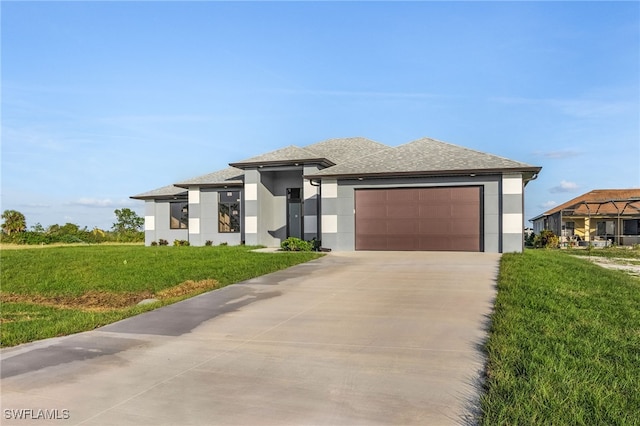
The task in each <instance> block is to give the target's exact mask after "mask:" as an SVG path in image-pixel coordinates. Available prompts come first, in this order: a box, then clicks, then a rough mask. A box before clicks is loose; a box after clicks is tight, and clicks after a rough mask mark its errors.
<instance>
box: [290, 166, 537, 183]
mask: <svg viewBox="0 0 640 426" xmlns="http://www.w3.org/2000/svg"><path fill="white" fill-rule="evenodd" d="M540 170H542V167H531V168H516V169H503V168H501V169H478V170H474V169H468V170H426V171H410V172H381V173H371V172H369V173H336V174H331V173H322V174H309V175H305V176H303V177H304V178H305V179H316V180H317V179H364V178H380V179H389V178H416V177H436V176H437V177H453V176H456V177H459V176H468V177H475V176H490V175H493V176H495V175H501V174H509V173H522V175H523V181H524V182H525V184H526V183H527V182H529V181H531V180H534V179H536V178H537V177H538V173H540Z"/></svg>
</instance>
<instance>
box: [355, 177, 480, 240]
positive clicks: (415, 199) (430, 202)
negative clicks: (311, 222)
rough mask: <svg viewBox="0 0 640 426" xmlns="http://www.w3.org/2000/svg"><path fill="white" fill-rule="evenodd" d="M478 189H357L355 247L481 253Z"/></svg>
mask: <svg viewBox="0 0 640 426" xmlns="http://www.w3.org/2000/svg"><path fill="white" fill-rule="evenodd" d="M481 193H482V188H481V187H478V186H470V187H446V188H389V189H359V190H356V191H355V207H356V212H355V225H356V229H355V237H356V238H355V239H356V242H355V247H356V250H426V251H440V250H442V251H483V246H482V237H481V235H482V229H481V226H482V225H481V224H482V221H481V217H482V214H481V205H482V204H481V200H482V196H481Z"/></svg>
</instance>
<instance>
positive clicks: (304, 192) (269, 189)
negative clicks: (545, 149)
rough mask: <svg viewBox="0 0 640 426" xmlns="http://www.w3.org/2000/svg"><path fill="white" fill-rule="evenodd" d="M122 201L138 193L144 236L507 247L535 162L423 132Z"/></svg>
mask: <svg viewBox="0 0 640 426" xmlns="http://www.w3.org/2000/svg"><path fill="white" fill-rule="evenodd" d="M229 166H230V167H228V168H226V169H223V170H220V171H217V172H214V173H211V174H208V175H204V176H199V177H196V178H193V179H190V180H186V181H183V182H177V183H174V184H173V185H169V186H165V187H162V188H159V189H156V190H153V191H149V192H145V193H142V194H139V195H135V196H133V197H131V198H134V199H138V200H144V201H145V205H146V207H145V241H146V244H147V245H149V244H151V242H152V241H159V240H160V239H165V240H167V241H169V242H171V241H173V240H176V239H177V240H188V241H189V242H190V244H191V245H205V243H206V242H207V241H211V242H212V243H213V244H215V245H218V244H220V243H227V244H231V245H233V244H242V243H246V244H250V245H264V246H268V247H270V246H271V247H276V246H279V245H280V243H281V242H282V241H283V240H284V239H286V238H287V237H290V236H291V237H299V238H303V239H305V240H311V239H314V238H315V239H316V240H318V241H320V242H321V245H322V247H325V248H330V249H332V250H343V251H351V250H449V251H480V252H482V251H484V252H494V253H501V252H514V251H515V252H518V251H521V250H522V247H523V229H524V219H523V212H524V187H525V185H526V184H527V183H528V182H529V181H531V180H533V179H535V178H536V177H537V174H538V173H539V172H540V169H541V168H540V167H536V166H532V165H529V164H525V163H521V162H517V161H513V160H509V159H506V158H502V157H498V156H495V155H491V154H487V153H484V152H479V151H474V150H471V149H467V148H464V147H460V146H457V145H452V144H449V143H445V142H441V141H437V140H434V139H429V138H423V139H418V140H415V141H413V142H410V143H407V144H404V145H400V146H397V147H389V146H386V145H383V144H381V143H378V142H374V141H372V140H369V139H365V138H360V137H356V138H339V139H329V140H325V141H322V142H318V143H315V144H312V145H308V146H305V147H298V146H288V147H285V148H282V149H279V150H276V151H273V152H268V153H265V154H262V155H258V156H256V157H252V158H248V159H246V160H241V161H236V162H232V163H230V165H229Z"/></svg>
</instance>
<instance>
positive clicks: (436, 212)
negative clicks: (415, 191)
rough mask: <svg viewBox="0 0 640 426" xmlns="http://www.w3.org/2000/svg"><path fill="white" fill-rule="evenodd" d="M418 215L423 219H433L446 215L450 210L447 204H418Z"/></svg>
mask: <svg viewBox="0 0 640 426" xmlns="http://www.w3.org/2000/svg"><path fill="white" fill-rule="evenodd" d="M419 210H420V213H419V217H420V218H423V219H434V218H439V217H447V216H449V214H450V212H451V206H450V205H449V204H432V205H428V206H420V207H419Z"/></svg>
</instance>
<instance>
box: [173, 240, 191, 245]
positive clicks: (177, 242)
mask: <svg viewBox="0 0 640 426" xmlns="http://www.w3.org/2000/svg"><path fill="white" fill-rule="evenodd" d="M173 245H174V246H175V247H180V246H188V245H191V244H189V241H187V240H174V241H173Z"/></svg>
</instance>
